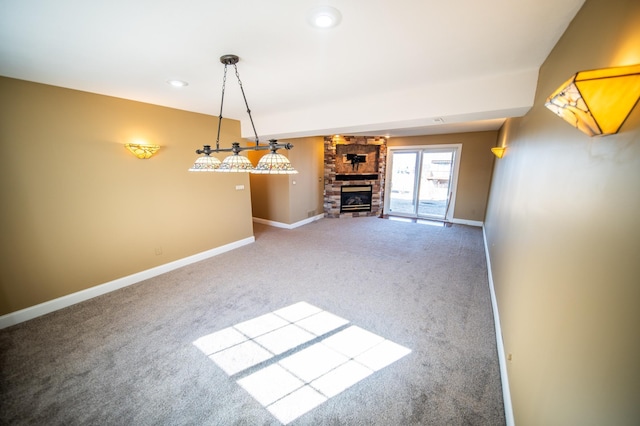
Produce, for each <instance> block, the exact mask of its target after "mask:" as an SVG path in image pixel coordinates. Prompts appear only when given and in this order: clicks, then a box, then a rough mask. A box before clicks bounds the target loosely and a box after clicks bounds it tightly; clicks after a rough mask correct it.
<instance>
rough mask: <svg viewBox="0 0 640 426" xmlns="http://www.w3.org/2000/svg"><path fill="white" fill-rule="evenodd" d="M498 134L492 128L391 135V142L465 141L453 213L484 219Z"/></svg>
mask: <svg viewBox="0 0 640 426" xmlns="http://www.w3.org/2000/svg"><path fill="white" fill-rule="evenodd" d="M497 135H498V132H495V131H491V132H474V133H457V134H447V135H431V136H412V137H404V138H390V139H389V140H388V143H387V146H388V147H394V146H410V145H441V144H442V145H446V144H462V156H461V157H460V170H459V172H458V189H457V194H456V204H455V209H454V212H453V217H454V218H455V219H464V220H471V221H479V222H482V221H483V220H484V214H485V209H486V207H487V197H488V194H489V185H490V182H491V172H492V170H493V162H494V158H495V157H494V155H493V154H492V153H491V148H492V147H494V146H496V140H497Z"/></svg>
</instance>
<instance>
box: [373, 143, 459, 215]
mask: <svg viewBox="0 0 640 426" xmlns="http://www.w3.org/2000/svg"><path fill="white" fill-rule="evenodd" d="M460 148H461V146H459V145H449V146H447V147H437V148H436V147H418V148H416V149H411V148H407V149H398V148H394V147H389V154H390V155H389V162H390V165H389V166H390V167H388V170H390V175H389V176H388V180H387V182H388V183H387V193H386V197H385V212H386V213H387V214H392V215H397V216H406V217H414V218H426V219H438V220H449V219H451V217H452V215H453V202H454V200H455V182H456V181H457V169H458V167H457V165H458V163H459V155H460Z"/></svg>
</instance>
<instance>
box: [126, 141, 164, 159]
mask: <svg viewBox="0 0 640 426" xmlns="http://www.w3.org/2000/svg"><path fill="white" fill-rule="evenodd" d="M124 147H125V148H127V149H128V150H129V151H131V153H132V154H133V155H135V156H136V157H138V158H140V159H141V160H146V159H147V158H151V157H152V156H153V154H155V153H156V152H158V150H159V149H160V145H144V144H137V143H128V144H125V146H124Z"/></svg>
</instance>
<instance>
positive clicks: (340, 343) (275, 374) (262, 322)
mask: <svg viewBox="0 0 640 426" xmlns="http://www.w3.org/2000/svg"><path fill="white" fill-rule="evenodd" d="M193 344H194V345H195V346H196V347H197V348H198V349H200V350H201V351H202V352H203V353H204V354H205V355H207V356H208V357H209V359H211V360H212V361H213V362H215V363H216V364H217V365H218V367H220V368H221V369H222V370H223V371H224V372H225V373H227V374H228V375H229V376H234V375H239V376H240V375H243V373H244V374H245V375H244V376H243V377H241V378H239V379H238V380H236V383H238V384H239V385H240V386H241V387H242V388H243V389H245V390H246V391H247V392H248V393H249V394H250V395H251V396H252V397H253V398H254V399H255V400H256V401H258V402H259V403H260V404H262V406H263V407H265V408H266V409H267V410H268V411H269V412H270V413H271V414H272V415H273V416H274V417H276V418H277V419H278V420H279V421H280V422H281V423H283V424H288V423H290V422H292V421H293V420H295V419H297V418H298V417H300V416H302V415H303V414H305V413H307V412H309V411H311V410H313V409H314V408H315V407H317V406H319V405H320V404H322V403H323V402H325V401H327V400H328V399H329V398H331V397H333V396H336V395H338V394H339V393H341V392H343V391H345V390H346V389H348V388H349V387H351V386H353V385H355V384H356V383H358V382H359V381H361V380H363V379H364V378H366V377H367V376H370V375H371V374H373V373H375V372H376V371H378V370H380V369H382V368H384V367H386V366H388V365H390V364H392V363H394V362H395V361H397V360H399V359H400V358H402V357H404V356H405V355H407V354H409V353H410V352H411V350H410V349H408V348H405V347H404V346H401V345H398V344H397V343H394V342H392V341H390V340H387V339H385V338H383V337H380V336H378V335H376V334H374V333H371V332H369V331H367V330H364V329H362V328H360V327H357V326H354V325H349V321H347V320H345V319H344V318H341V317H339V316H337V315H334V314H331V313H330V312H327V311H324V310H322V309H320V308H317V307H315V306H313V305H311V304H309V303H306V302H299V303H296V304H293V305H290V306H287V307H285V308H282V309H278V310H276V311H273V312H270V313H268V314H266V315H262V316H259V317H256V318H253V319H251V320H248V321H244V322H241V323H239V324H236V325H234V326H232V327H228V328H225V329H223V330H220V331H217V332H215V333H212V334H208V335H206V336H203V337H201V338H199V339H198V340H196V341H194V342H193ZM258 366H259V367H260V368H259V367H258ZM254 367H255V368H254ZM256 368H257V371H253V370H255V369H256Z"/></svg>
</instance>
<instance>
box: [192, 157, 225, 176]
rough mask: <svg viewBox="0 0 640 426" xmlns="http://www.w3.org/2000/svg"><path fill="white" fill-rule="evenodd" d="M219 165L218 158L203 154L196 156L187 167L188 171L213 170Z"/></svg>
mask: <svg viewBox="0 0 640 426" xmlns="http://www.w3.org/2000/svg"><path fill="white" fill-rule="evenodd" d="M218 167H220V160H218V159H217V158H216V157H210V156H208V155H203V156H202V157H198V159H197V160H196V162H195V163H193V166H191V168H190V169H189V171H190V172H215V171H216V169H218Z"/></svg>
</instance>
